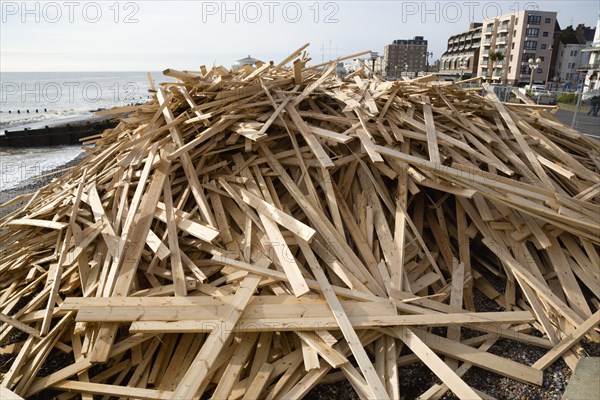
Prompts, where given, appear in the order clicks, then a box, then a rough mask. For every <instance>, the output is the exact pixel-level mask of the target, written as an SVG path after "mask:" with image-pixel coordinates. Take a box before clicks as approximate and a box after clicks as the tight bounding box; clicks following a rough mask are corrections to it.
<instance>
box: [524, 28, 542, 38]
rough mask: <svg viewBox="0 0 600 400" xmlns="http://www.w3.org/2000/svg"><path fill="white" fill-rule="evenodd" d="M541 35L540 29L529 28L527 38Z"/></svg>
mask: <svg viewBox="0 0 600 400" xmlns="http://www.w3.org/2000/svg"><path fill="white" fill-rule="evenodd" d="M539 33H540V29H539V28H527V32H526V35H527V36H531V37H537V35H538V34H539Z"/></svg>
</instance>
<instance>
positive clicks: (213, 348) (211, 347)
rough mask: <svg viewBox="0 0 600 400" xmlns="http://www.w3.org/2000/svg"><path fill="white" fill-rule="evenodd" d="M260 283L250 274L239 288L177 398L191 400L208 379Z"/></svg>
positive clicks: (182, 381) (188, 372) (195, 360)
mask: <svg viewBox="0 0 600 400" xmlns="http://www.w3.org/2000/svg"><path fill="white" fill-rule="evenodd" d="M259 283H260V277H259V276H257V275H253V274H248V276H247V277H246V278H245V279H244V281H243V282H242V283H241V284H240V287H239V288H238V290H237V292H236V295H235V298H234V301H233V302H232V303H231V305H230V306H229V307H228V308H227V310H226V312H225V313H224V314H223V318H222V320H221V324H220V326H216V327H215V329H213V330H212V332H211V333H210V335H209V336H208V338H207V339H206V341H205V342H204V344H203V345H202V348H201V349H200V351H199V352H198V354H197V355H196V357H195V358H194V360H193V362H192V364H191V366H190V367H189V369H188V370H187V371H186V373H185V375H184V376H183V378H182V379H181V381H180V382H179V384H178V385H177V388H176V389H175V391H174V393H173V397H175V398H191V397H193V396H195V395H196V391H197V390H198V389H199V388H200V386H201V385H202V384H203V382H204V380H205V379H206V378H207V374H208V369H209V368H211V366H212V364H213V363H214V361H215V360H216V358H217V357H218V355H219V353H220V352H221V350H222V348H223V346H224V345H225V343H226V342H227V340H228V339H229V337H230V336H231V334H232V330H233V328H234V327H235V325H236V323H237V320H238V319H239V318H240V316H241V315H242V312H243V310H244V308H245V307H246V306H247V304H248V302H249V301H250V299H251V298H252V296H253V295H254V291H255V290H256V288H257V287H258V284H259Z"/></svg>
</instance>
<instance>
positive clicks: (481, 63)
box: [479, 60, 488, 67]
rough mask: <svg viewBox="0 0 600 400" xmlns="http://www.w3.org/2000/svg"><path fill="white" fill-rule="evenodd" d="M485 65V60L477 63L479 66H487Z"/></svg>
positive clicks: (486, 63)
mask: <svg viewBox="0 0 600 400" xmlns="http://www.w3.org/2000/svg"><path fill="white" fill-rule="evenodd" d="M487 65H488V62H487V60H485V61H482V62H480V63H479V66H481V67H487Z"/></svg>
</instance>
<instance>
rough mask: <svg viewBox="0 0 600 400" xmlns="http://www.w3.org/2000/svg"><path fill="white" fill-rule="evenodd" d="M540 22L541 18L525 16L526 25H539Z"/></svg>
mask: <svg viewBox="0 0 600 400" xmlns="http://www.w3.org/2000/svg"><path fill="white" fill-rule="evenodd" d="M541 22H542V17H541V16H539V15H529V16H527V23H528V24H529V25H539V24H540V23H541Z"/></svg>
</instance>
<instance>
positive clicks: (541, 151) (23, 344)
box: [0, 46, 600, 399]
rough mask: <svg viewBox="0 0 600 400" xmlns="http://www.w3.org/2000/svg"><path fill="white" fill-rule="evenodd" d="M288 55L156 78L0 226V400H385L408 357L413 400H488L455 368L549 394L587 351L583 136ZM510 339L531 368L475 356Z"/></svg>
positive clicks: (594, 249) (540, 113) (594, 193)
mask: <svg viewBox="0 0 600 400" xmlns="http://www.w3.org/2000/svg"><path fill="white" fill-rule="evenodd" d="M305 47H306V46H303V47H301V48H300V49H298V50H297V51H295V52H294V53H293V54H291V55H290V56H289V57H288V58H286V59H285V60H283V61H282V62H280V63H279V64H274V63H272V62H270V63H258V65H256V67H248V66H245V67H244V68H242V69H240V70H236V71H231V70H228V69H226V68H224V67H220V66H219V67H214V68H212V69H210V70H207V69H206V68H204V67H202V68H201V70H200V71H196V72H182V71H174V70H166V71H165V74H166V75H168V76H170V77H175V78H177V79H178V81H177V82H175V83H173V82H171V83H164V84H161V85H155V84H154V82H152V81H151V86H152V92H153V94H154V96H155V98H154V100H153V101H152V102H151V103H148V104H145V105H140V106H137V107H134V108H133V109H127V110H122V109H118V110H115V112H121V111H134V112H133V114H130V115H129V116H128V117H127V118H123V119H122V120H121V122H120V123H119V125H118V126H117V127H116V128H114V129H110V130H106V131H105V132H103V133H102V134H100V135H96V136H95V137H92V138H89V139H88V140H87V142H86V149H87V150H88V153H89V154H88V156H87V158H86V159H85V160H84V161H83V162H82V163H81V164H80V165H79V166H77V167H75V168H74V169H72V170H71V171H70V172H69V173H68V174H66V175H65V176H64V177H62V178H60V179H57V180H55V181H54V182H53V183H51V184H49V185H48V186H46V187H44V188H42V189H40V190H39V191H37V192H35V193H34V194H32V195H28V196H26V198H27V199H28V202H27V204H26V205H25V206H24V207H22V208H21V209H19V210H17V211H15V212H13V213H12V214H9V215H7V216H6V217H4V218H3V219H2V220H0V229H2V231H1V233H0V235H1V236H0V242H1V243H2V252H3V254H2V259H1V262H0V312H1V314H0V316H1V322H2V325H1V329H0V340H1V341H0V344H1V346H2V347H1V350H2V353H3V354H12V355H11V356H10V357H11V358H10V359H9V360H10V362H9V363H8V365H6V368H5V370H4V371H3V372H4V373H3V374H2V376H1V389H0V393H3V396H22V397H29V396H33V395H35V394H37V393H40V392H42V391H44V390H47V389H52V390H55V391H57V392H58V393H59V394H58V398H59V399H70V398H74V397H78V396H81V397H82V398H84V399H92V396H94V395H106V396H116V397H123V398H142V399H171V398H177V399H190V398H198V397H202V398H214V399H240V398H243V399H255V398H264V399H294V398H301V397H302V396H304V395H305V394H306V393H307V392H308V391H309V390H310V389H311V388H313V387H314V386H315V385H317V384H319V383H322V382H334V381H337V380H341V379H346V380H348V381H349V382H350V383H351V384H352V386H353V387H354V389H355V390H356V392H357V393H358V394H359V395H360V396H361V397H362V398H371V399H373V398H376V399H387V398H390V399H391V398H394V399H398V398H400V396H401V393H400V390H399V388H400V385H399V382H401V380H402V377H401V376H399V374H398V368H399V366H402V365H407V364H411V363H423V364H425V365H426V366H427V367H428V368H429V369H431V371H433V373H435V374H436V375H437V376H438V377H439V378H440V380H441V381H442V382H443V384H439V385H435V386H433V387H431V388H430V389H429V390H427V391H426V392H425V393H423V395H422V398H439V397H440V396H441V395H442V394H443V393H445V392H446V391H448V390H450V391H452V392H453V393H455V394H456V395H457V396H459V397H460V398H469V399H473V398H489V396H488V395H486V394H484V393H481V392H480V391H478V390H477V388H473V387H470V386H469V385H467V384H466V383H465V381H464V380H463V379H461V376H462V375H464V374H465V372H466V371H468V370H469V368H471V367H472V366H477V367H479V368H483V369H486V370H489V371H492V372H494V373H496V374H498V375H501V376H505V377H509V378H511V379H514V380H516V381H520V382H525V383H527V384H531V385H542V382H543V371H544V370H545V369H546V368H547V367H548V366H549V365H551V364H552V363H553V362H554V361H556V360H558V359H559V358H561V357H562V358H563V359H564V360H565V362H566V363H567V365H569V366H570V367H573V366H574V365H575V363H576V362H577V360H578V358H580V357H582V356H583V355H584V354H583V352H582V347H581V345H580V343H579V342H580V340H581V339H583V338H584V337H587V338H588V339H589V340H592V341H598V339H599V338H600V335H599V333H598V323H599V319H600V312H599V311H598V310H599V309H600V303H599V298H600V273H599V265H600V259H599V244H600V238H599V236H600V222H599V220H598V219H599V215H600V205H599V201H600V200H599V199H600V195H599V193H600V175H599V171H600V146H599V144H598V142H596V141H594V140H591V139H589V138H586V137H585V136H582V135H581V134H579V133H578V132H576V131H574V130H571V129H569V128H567V127H565V126H564V125H562V124H560V123H559V122H558V121H557V120H556V119H555V118H554V116H553V115H552V107H551V106H550V107H548V106H537V105H533V104H524V103H521V104H508V103H502V102H501V101H499V99H498V98H497V97H496V95H495V94H494V92H493V90H492V89H491V88H490V87H488V86H487V85H485V84H483V85H482V86H479V87H478V88H476V89H466V88H462V87H460V86H459V85H455V84H448V83H438V82H435V79H434V77H431V76H427V77H421V78H417V79H414V80H410V81H393V82H392V81H385V80H382V79H379V78H378V77H376V76H375V77H371V75H372V74H371V73H370V71H369V70H368V67H367V66H366V65H365V66H364V67H363V68H361V69H360V70H358V71H356V72H355V73H352V74H351V75H349V76H347V77H345V78H343V79H341V78H338V77H336V76H335V70H336V63H331V64H330V65H328V64H326V65H317V66H313V67H308V66H307V62H308V61H309V58H308V57H307V55H306V53H305V52H304V49H305ZM354 56H356V55H354ZM524 101H527V100H526V99H524ZM92 144H93V146H92ZM20 200H23V198H17V199H15V200H14V201H20ZM494 282H496V283H497V282H500V283H501V285H498V284H496V283H494ZM476 291H478V292H480V293H482V294H483V295H484V296H486V297H487V298H489V299H491V300H492V301H494V302H495V303H497V304H498V305H499V306H501V307H502V310H503V311H501V312H477V310H476V309H475V302H474V294H476ZM433 327H435V328H437V329H434V330H432V328H433ZM440 328H443V329H440ZM466 328H468V329H469V333H470V334H469V338H468V339H466V338H465V335H464V333H465V332H466V331H465V329H466ZM461 329H463V330H462V333H463V335H461ZM473 332H474V333H475V335H473ZM538 332H539V333H541V334H538ZM503 338H510V339H512V340H516V341H519V342H523V343H526V344H528V345H532V346H537V347H540V348H543V349H547V353H546V355H545V356H543V357H542V358H541V359H539V360H537V361H536V362H535V363H534V364H533V365H524V364H522V363H518V362H516V361H513V360H511V359H509V358H508V357H506V358H505V357H501V356H498V355H495V354H492V353H490V352H488V351H487V350H488V349H490V347H491V346H493V345H494V343H495V342H496V341H497V340H500V339H503ZM55 360H61V365H60V366H59V367H55V368H54V369H53V370H48V364H52V363H51V361H55ZM3 398H4V397H3Z"/></svg>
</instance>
